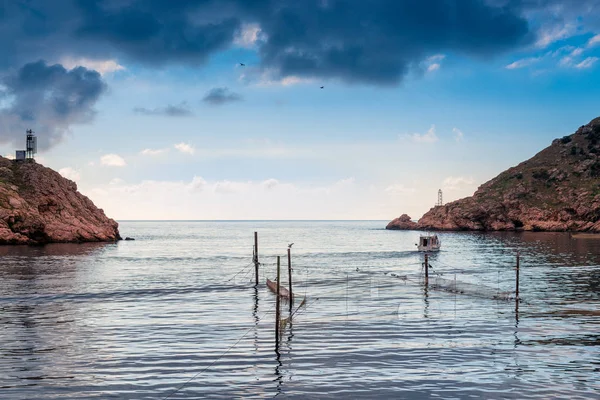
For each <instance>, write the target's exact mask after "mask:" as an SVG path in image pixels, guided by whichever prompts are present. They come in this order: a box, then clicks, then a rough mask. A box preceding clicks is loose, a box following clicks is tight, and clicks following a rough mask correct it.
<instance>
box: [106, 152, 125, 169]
mask: <svg viewBox="0 0 600 400" xmlns="http://www.w3.org/2000/svg"><path fill="white" fill-rule="evenodd" d="M100 163H101V164H102V165H106V166H108V167H124V166H126V165H127V163H126V162H125V160H124V159H123V157H121V156H119V155H117V154H105V155H103V156H102V157H100Z"/></svg>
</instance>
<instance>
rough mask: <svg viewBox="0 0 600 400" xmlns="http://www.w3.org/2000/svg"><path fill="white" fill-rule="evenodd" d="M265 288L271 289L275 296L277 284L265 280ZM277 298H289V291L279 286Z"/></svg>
mask: <svg viewBox="0 0 600 400" xmlns="http://www.w3.org/2000/svg"><path fill="white" fill-rule="evenodd" d="M267 287H268V288H269V289H271V292H273V293H275V294H277V282H273V281H272V280H270V279H268V278H267ZM279 297H282V298H284V299H289V298H290V291H289V290H287V289H286V288H284V287H283V286H281V285H280V286H279Z"/></svg>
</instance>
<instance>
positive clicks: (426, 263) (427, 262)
mask: <svg viewBox="0 0 600 400" xmlns="http://www.w3.org/2000/svg"><path fill="white" fill-rule="evenodd" d="M425 285H429V256H428V254H427V253H425Z"/></svg>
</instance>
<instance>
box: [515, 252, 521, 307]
mask: <svg viewBox="0 0 600 400" xmlns="http://www.w3.org/2000/svg"><path fill="white" fill-rule="evenodd" d="M519 264H520V257H519V253H517V279H516V287H515V299H516V300H517V304H519V267H520V265H519Z"/></svg>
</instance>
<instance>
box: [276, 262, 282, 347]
mask: <svg viewBox="0 0 600 400" xmlns="http://www.w3.org/2000/svg"><path fill="white" fill-rule="evenodd" d="M280 278H281V262H280V257H279V256H277V300H276V302H275V349H278V348H279V316H280V309H279V307H280V305H279V304H280V303H279V302H280V297H279V286H280V285H279V281H280Z"/></svg>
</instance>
